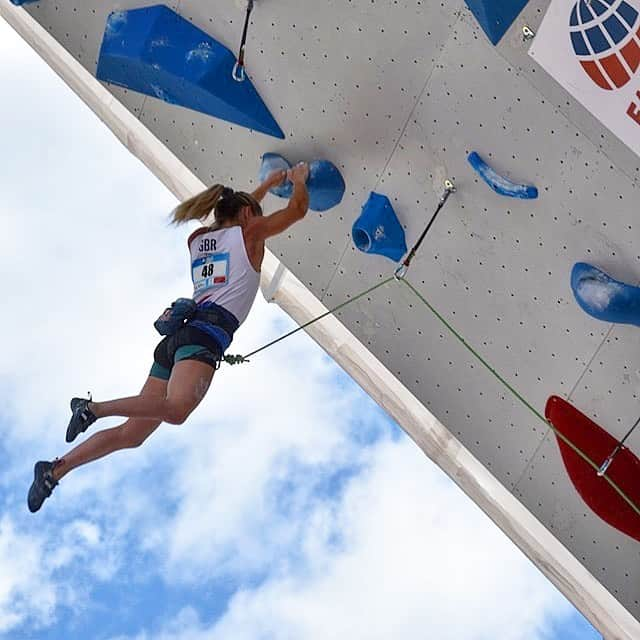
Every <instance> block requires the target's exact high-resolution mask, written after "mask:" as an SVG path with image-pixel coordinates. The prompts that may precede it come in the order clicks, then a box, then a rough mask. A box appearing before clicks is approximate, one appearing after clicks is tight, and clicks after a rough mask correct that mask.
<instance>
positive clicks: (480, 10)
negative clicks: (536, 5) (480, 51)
mask: <svg viewBox="0 0 640 640" xmlns="http://www.w3.org/2000/svg"><path fill="white" fill-rule="evenodd" d="M465 2H466V3H467V6H468V7H469V9H471V11H472V12H473V15H474V16H475V17H476V20H477V21H478V22H479V24H480V26H481V27H482V28H483V29H484V32H485V33H486V34H487V37H488V38H489V40H491V42H492V43H493V44H498V42H500V40H501V38H502V36H503V35H504V34H505V33H506V32H507V30H508V29H509V27H510V26H511V25H512V24H513V21H514V20H515V19H516V18H517V17H518V15H519V14H520V12H521V11H522V10H523V9H524V7H525V5H526V4H527V2H529V0H465Z"/></svg>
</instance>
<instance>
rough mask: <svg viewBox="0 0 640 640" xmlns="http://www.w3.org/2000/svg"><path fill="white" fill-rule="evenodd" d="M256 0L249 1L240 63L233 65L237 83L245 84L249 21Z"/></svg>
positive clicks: (239, 56) (239, 55) (241, 44)
mask: <svg viewBox="0 0 640 640" xmlns="http://www.w3.org/2000/svg"><path fill="white" fill-rule="evenodd" d="M253 4H254V0H248V1H247V15H246V17H245V20H244V28H243V30H242V40H241V42H240V52H239V53H238V61H237V62H236V63H235V65H233V71H232V72H231V75H232V76H233V79H234V80H235V81H236V82H244V80H245V78H246V74H245V72H244V50H245V47H246V45H247V33H248V31H249V21H250V19H251V12H252V11H253Z"/></svg>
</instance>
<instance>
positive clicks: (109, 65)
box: [96, 5, 284, 138]
mask: <svg viewBox="0 0 640 640" xmlns="http://www.w3.org/2000/svg"><path fill="white" fill-rule="evenodd" d="M235 62H236V59H235V56H234V54H233V53H232V52H231V51H230V50H229V49H227V48H226V47H224V46H223V45H221V44H220V43H219V42H217V41H216V40H214V39H213V38H212V37H211V36H209V35H207V34H206V33H205V32H203V31H201V30H200V29H198V28H197V27H195V26H194V25H192V24H191V23H190V22H189V21H188V20H185V19H184V18H182V17H181V16H180V15H178V14H177V13H175V12H174V11H172V10H171V9H169V8H168V7H166V6H164V5H153V6H150V7H144V8H141V9H132V10H130V11H116V12H114V13H111V14H110V15H109V18H108V20H107V24H106V27H105V32H104V38H103V41H102V47H101V49H100V57H99V60H98V70H97V74H96V75H97V77H98V79H99V80H102V81H104V82H110V83H112V84H115V85H118V86H122V87H125V88H127V89H130V90H132V91H139V92H140V93H144V94H146V95H149V96H154V97H156V98H159V99H160V100H164V101H165V102H168V103H169V104H175V105H179V106H182V107H186V108H188V109H193V110H195V111H199V112H201V113H206V114H208V115H211V116H214V117H216V118H220V119H222V120H226V121H228V122H233V123H235V124H238V125H240V126H243V127H247V128H249V129H254V130H255V131H260V132H262V133H266V134H267V135H271V136H274V137H276V138H284V133H283V132H282V130H281V129H280V127H279V126H278V124H277V122H276V121H275V120H274V118H273V116H272V115H271V113H270V112H269V110H268V109H267V107H266V106H265V104H264V102H263V101H262V99H261V98H260V96H259V95H258V93H257V91H256V90H255V88H254V86H253V85H252V84H251V82H249V81H248V80H247V81H245V82H235V81H234V80H233V78H232V77H231V71H232V69H233V66H234V64H235Z"/></svg>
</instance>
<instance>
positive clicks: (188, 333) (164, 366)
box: [149, 325, 223, 380]
mask: <svg viewBox="0 0 640 640" xmlns="http://www.w3.org/2000/svg"><path fill="white" fill-rule="evenodd" d="M222 358H223V349H222V347H221V346H220V343H219V342H218V341H217V340H216V339H215V338H213V337H212V336H209V335H207V334H206V333H205V332H204V331H201V330H200V329H197V328H195V327H191V326H189V325H185V326H184V327H182V328H181V329H178V331H177V332H176V333H174V334H173V335H172V336H166V337H165V338H163V339H162V340H161V341H160V343H159V344H158V346H157V347H156V349H155V351H154V353H153V360H154V362H153V366H152V367H151V371H150V372H149V375H150V376H151V377H153V378H160V379H161V380H168V379H169V378H170V377H171V370H172V369H173V365H174V364H175V363H176V362H180V361H181V360H196V361H197V362H204V363H205V364H208V365H211V366H212V367H213V368H214V369H217V368H218V367H219V366H220V361H221V360H222Z"/></svg>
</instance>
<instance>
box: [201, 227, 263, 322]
mask: <svg viewBox="0 0 640 640" xmlns="http://www.w3.org/2000/svg"><path fill="white" fill-rule="evenodd" d="M189 251H190V252H191V279H192V280H193V299H194V300H195V301H196V302H197V303H198V304H201V303H203V302H215V304H219V305H220V306H221V307H224V308H225V309H226V310H227V311H230V312H231V313H233V315H234V316H235V317H236V318H237V319H238V322H239V323H240V324H242V323H243V322H244V321H245V319H246V317H247V316H248V315H249V310H250V309H251V306H252V305H253V301H254V300H255V298H256V294H257V293H258V289H259V287H260V274H259V273H258V272H257V271H256V270H255V269H254V268H253V266H252V265H251V262H249V256H248V255H247V249H246V247H245V245H244V238H243V236H242V227H240V226H234V227H226V228H224V229H217V230H216V231H206V232H201V233H196V234H193V235H192V236H191V238H189Z"/></svg>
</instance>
